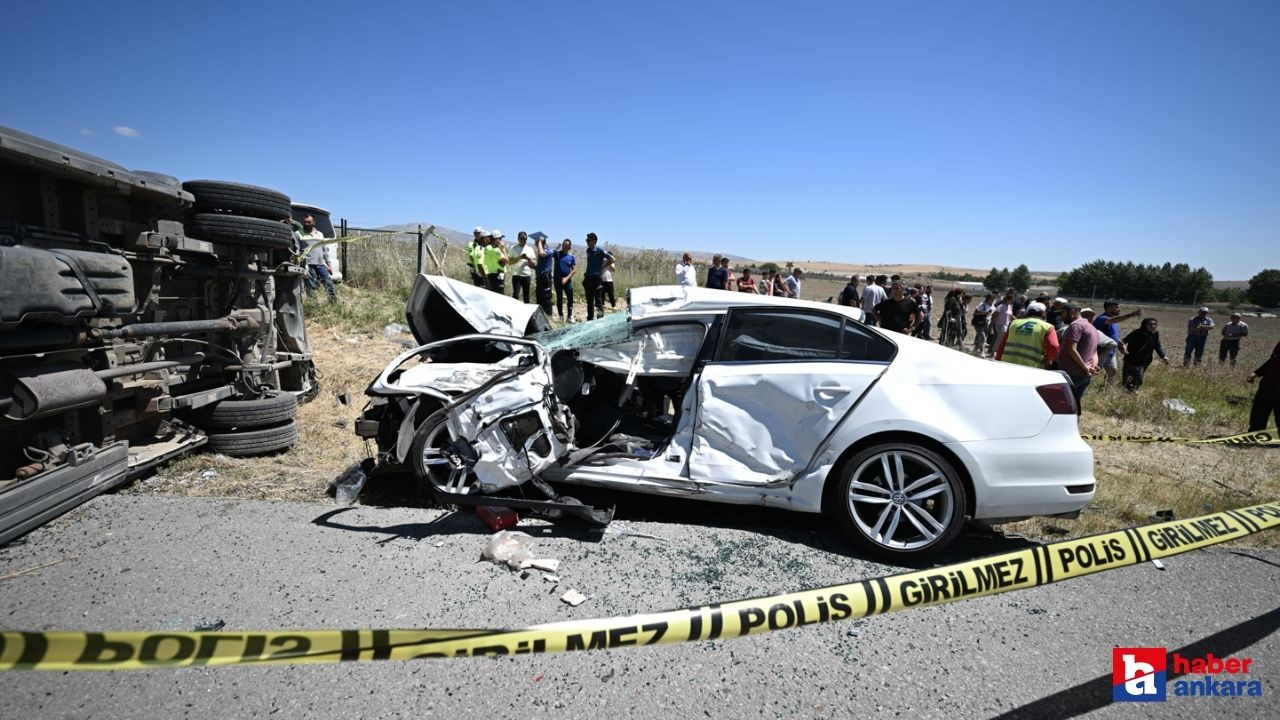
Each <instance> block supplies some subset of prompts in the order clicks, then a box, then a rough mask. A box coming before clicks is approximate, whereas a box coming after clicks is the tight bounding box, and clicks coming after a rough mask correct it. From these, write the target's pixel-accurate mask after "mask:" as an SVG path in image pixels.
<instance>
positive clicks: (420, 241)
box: [416, 225, 422, 275]
mask: <svg viewBox="0 0 1280 720" xmlns="http://www.w3.org/2000/svg"><path fill="white" fill-rule="evenodd" d="M416 274H418V275H421V274H422V226H421V225H419V226H418V270H417V273H416Z"/></svg>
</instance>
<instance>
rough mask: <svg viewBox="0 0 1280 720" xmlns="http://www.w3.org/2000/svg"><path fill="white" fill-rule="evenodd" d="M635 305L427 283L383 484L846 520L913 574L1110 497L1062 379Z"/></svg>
mask: <svg viewBox="0 0 1280 720" xmlns="http://www.w3.org/2000/svg"><path fill="white" fill-rule="evenodd" d="M628 299H629V308H630V309H629V311H628V312H627V313H615V314H613V315H610V316H607V317H605V318H602V319H599V320H595V321H592V322H587V323H582V324H579V325H571V326H568V327H564V328H560V329H556V330H551V329H549V326H548V324H547V322H546V320H545V317H544V316H543V314H542V312H541V311H540V310H538V309H537V307H536V306H534V305H527V304H524V303H520V302H517V301H515V300H513V299H511V298H507V297H505V296H502V295H498V294H496V293H491V292H488V291H487V290H482V289H478V288H475V287H472V286H470V285H466V284H463V283H459V282H455V281H452V280H449V279H446V278H441V277H437V276H426V275H423V276H420V277H419V278H418V280H417V282H416V283H415V285H414V288H413V291H412V293H411V296H410V299H409V306H408V308H407V317H408V321H409V325H410V327H411V328H412V330H413V332H414V335H415V337H417V339H418V341H419V342H420V343H421V347H418V348H416V349H414V350H411V351H409V352H406V353H404V354H403V355H401V356H400V357H398V358H396V359H395V360H394V361H393V362H392V363H391V364H390V365H389V366H387V368H386V369H385V370H384V371H383V372H382V373H381V374H380V375H379V376H378V378H377V379H376V380H375V381H374V382H373V383H372V384H371V385H370V387H369V389H368V390H367V391H366V392H367V394H368V395H369V396H370V397H371V400H370V402H369V405H368V406H367V407H366V408H365V411H364V413H363V415H362V416H361V418H360V419H359V420H358V421H357V423H356V432H357V434H359V435H361V436H363V437H366V438H369V439H373V440H375V441H376V444H377V447H378V453H377V456H376V457H375V458H374V463H373V465H374V467H375V468H376V469H377V470H379V471H401V472H402V471H405V470H407V471H409V472H411V473H412V474H413V475H414V476H415V477H416V478H417V479H418V481H419V483H420V484H421V485H422V487H423V488H424V489H425V490H427V491H428V492H430V493H431V494H432V495H433V496H434V497H435V498H436V499H437V500H438V501H440V502H442V503H446V504H455V505H465V504H470V505H479V504H483V505H505V506H509V507H515V508H522V509H526V510H532V511H535V512H543V513H546V514H548V515H551V516H556V515H563V514H569V515H577V516H579V517H584V518H586V519H588V520H594V521H596V522H601V523H603V522H608V519H609V517H610V516H611V511H606V510H599V509H594V508H586V507H584V506H582V505H581V504H580V503H577V501H575V500H573V499H572V498H564V497H560V496H559V495H557V494H556V491H555V490H553V489H552V487H551V486H550V485H548V484H547V482H545V481H553V482H558V483H569V484H581V485H595V486H603V487H610V488H617V489H623V490H629V491H635V492H645V493H655V494H661V495H671V496H679V497H688V498H697V499H701V500H711V501H717V502H724V503H736V504H748V505H764V506H770V507H780V508H786V509H788V510H796V511H800V512H812V513H827V514H828V515H830V516H831V517H833V518H834V519H835V520H836V521H837V522H838V523H839V524H840V525H841V527H843V528H844V530H846V531H847V532H848V534H849V536H850V537H851V538H852V539H853V540H854V541H855V542H856V543H857V544H858V545H860V546H862V547H863V548H865V549H867V550H870V551H872V552H875V553H878V554H881V555H887V556H896V557H905V556H911V555H916V554H918V553H923V552H926V551H931V550H936V549H938V548H941V547H943V546H944V545H946V544H947V543H949V542H950V541H951V540H953V539H954V538H955V537H956V535H957V534H958V533H959V532H960V530H961V527H962V525H963V524H964V522H965V520H966V519H971V520H976V521H981V522H983V523H985V524H993V523H1000V522H1009V521H1013V520H1017V519H1023V518H1026V517H1030V516H1033V515H1052V516H1058V517H1075V516H1076V515H1078V514H1079V512H1080V510H1081V508H1083V507H1084V506H1085V505H1087V504H1088V503H1089V501H1090V500H1092V499H1093V495H1094V489H1095V481H1094V477H1093V453H1092V451H1091V450H1090V448H1089V446H1088V445H1086V444H1085V442H1084V441H1083V440H1082V439H1081V438H1080V433H1079V430H1078V425H1077V417H1076V407H1075V403H1074V401H1073V399H1072V396H1071V392H1070V388H1069V386H1068V385H1067V383H1066V381H1065V380H1064V378H1063V377H1062V376H1061V375H1060V374H1056V373H1052V372H1047V371H1042V370H1033V369H1030V368H1025V367H1020V366H1015V365H1010V364H1005V363H993V362H989V361H984V360H980V359H977V358H973V357H970V356H968V355H966V354H963V353H957V352H955V351H954V350H950V349H948V348H943V347H940V346H938V345H936V344H933V343H929V342H925V341H922V340H917V339H915V338H911V337H907V336H904V335H899V334H892V333H884V332H881V331H880V330H879V329H877V328H873V327H869V326H867V325H866V324H864V323H863V322H862V313H861V311H860V310H858V309H856V308H847V307H841V306H837V305H827V304H821V303H813V302H804V301H797V300H788V299H783V298H770V297H761V296H758V295H747V294H741V293H733V292H724V291H719V290H708V289H704V288H691V287H675V286H672V287H644V288H636V289H634V290H632V291H631V293H630V294H629V298H628ZM531 493H536V494H537V495H539V497H537V498H530V494H531Z"/></svg>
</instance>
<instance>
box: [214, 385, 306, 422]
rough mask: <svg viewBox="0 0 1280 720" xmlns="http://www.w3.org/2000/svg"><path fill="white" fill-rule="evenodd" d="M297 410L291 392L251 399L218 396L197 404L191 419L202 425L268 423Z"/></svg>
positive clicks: (282, 418) (286, 417)
mask: <svg viewBox="0 0 1280 720" xmlns="http://www.w3.org/2000/svg"><path fill="white" fill-rule="evenodd" d="M297 414H298V400H297V397H296V396H295V395H294V394H293V393H288V392H282V393H280V394H278V395H271V396H267V397H263V398H257V399H254V400H222V401H220V402H216V403H214V404H213V405H211V406H209V407H207V408H201V409H200V410H199V411H197V413H196V414H195V415H194V416H193V418H192V422H194V423H195V424H196V425H197V426H198V427H201V428H206V429H228V430H229V429H233V428H234V429H240V430H246V429H250V428H261V427H270V426H272V425H279V424H280V423H284V422H288V421H290V420H292V419H293V418H294V417H295V416H296V415H297Z"/></svg>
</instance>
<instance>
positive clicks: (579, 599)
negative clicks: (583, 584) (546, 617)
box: [560, 590, 587, 607]
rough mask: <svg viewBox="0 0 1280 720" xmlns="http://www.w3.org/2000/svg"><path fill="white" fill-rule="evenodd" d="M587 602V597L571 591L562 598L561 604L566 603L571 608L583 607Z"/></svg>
mask: <svg viewBox="0 0 1280 720" xmlns="http://www.w3.org/2000/svg"><path fill="white" fill-rule="evenodd" d="M586 601H587V596H586V595H583V594H582V593H580V592H578V591H577V590H570V591H569V592H567V593H565V594H564V595H561V596H560V602H562V603H566V604H568V605H569V606H570V607H578V606H579V605H581V604H582V603H584V602H586Z"/></svg>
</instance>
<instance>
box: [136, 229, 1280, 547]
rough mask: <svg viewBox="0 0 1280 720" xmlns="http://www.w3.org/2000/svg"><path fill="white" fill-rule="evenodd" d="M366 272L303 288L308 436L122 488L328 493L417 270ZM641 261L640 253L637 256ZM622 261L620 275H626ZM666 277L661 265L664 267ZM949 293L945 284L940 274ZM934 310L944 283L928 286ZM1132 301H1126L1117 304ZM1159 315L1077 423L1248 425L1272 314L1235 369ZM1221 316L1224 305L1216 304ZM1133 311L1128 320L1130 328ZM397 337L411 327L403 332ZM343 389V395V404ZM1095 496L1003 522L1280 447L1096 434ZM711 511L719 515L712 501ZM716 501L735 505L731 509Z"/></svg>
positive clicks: (1222, 478) (1177, 491) (1271, 470)
mask: <svg viewBox="0 0 1280 720" xmlns="http://www.w3.org/2000/svg"><path fill="white" fill-rule="evenodd" d="M384 251H385V252H384V253H383V254H382V255H381V256H377V257H372V258H371V259H370V260H369V261H368V262H367V263H366V264H365V268H366V269H365V270H363V271H361V270H359V269H357V268H355V267H353V268H351V269H350V270H349V272H348V274H349V276H350V277H351V278H352V280H351V281H350V282H348V283H347V284H345V285H344V286H342V287H341V289H340V291H339V301H338V302H337V303H334V304H329V303H328V302H327V301H324V300H322V299H321V300H317V299H309V300H308V302H307V306H306V312H307V316H308V318H309V334H310V339H311V342H312V345H313V349H314V351H315V357H316V363H317V366H318V368H319V371H320V379H321V388H322V389H321V392H320V394H319V396H318V397H317V398H316V399H315V400H314V401H312V402H311V403H309V404H307V405H306V406H304V407H303V408H302V409H301V411H300V413H299V418H298V421H299V424H300V426H301V431H302V442H301V443H300V444H299V445H298V446H297V447H295V448H294V449H292V450H290V451H288V452H285V453H283V454H280V455H276V456H273V457H268V458H261V459H256V460H240V459H232V458H227V457H225V456H221V455H214V454H199V455H195V456H191V457H188V458H184V459H182V460H179V461H177V462H175V463H172V464H171V465H169V466H168V467H165V468H163V469H161V470H160V471H159V472H158V473H156V474H155V475H154V476H152V477H150V478H146V479H143V480H140V481H138V482H137V483H135V484H133V485H132V486H129V487H128V488H125V489H124V490H123V492H145V493H161V494H177V495H204V496H235V497H245V498H273V499H293V500H322V499H324V497H325V492H326V488H327V487H328V485H329V483H330V481H331V480H332V479H333V478H334V477H336V476H337V475H338V474H340V473H341V472H342V471H343V470H344V469H345V468H347V467H349V466H350V465H351V464H353V463H356V462H358V461H360V460H361V459H363V458H364V457H367V455H368V449H367V448H366V447H365V445H364V443H363V442H362V441H360V440H359V439H358V438H356V437H355V435H354V434H353V433H352V431H351V427H352V421H353V420H354V419H355V418H356V416H357V415H358V414H359V411H360V407H361V406H362V405H363V402H364V398H363V391H364V389H365V387H366V386H367V385H368V383H369V381H370V380H372V379H373V377H374V376H375V375H376V374H377V373H378V371H380V370H381V369H382V367H383V366H384V365H385V364H386V363H387V362H388V361H389V360H390V359H391V358H393V357H395V356H396V355H397V354H399V353H400V352H401V351H402V350H403V348H402V347H401V346H400V345H398V344H396V343H395V342H394V341H393V339H390V338H387V337H385V336H384V333H383V328H384V326H386V325H387V324H389V323H397V322H403V318H404V314H403V313H404V310H403V308H404V302H405V298H406V297H407V294H408V288H409V285H410V283H411V281H412V277H413V258H412V257H411V256H410V257H408V259H406V257H405V256H404V253H403V252H402V251H401V250H398V249H396V248H392V247H388V248H384ZM460 256H461V253H457V252H451V253H450V255H449V257H448V261H449V262H448V263H447V265H448V267H446V270H448V271H450V274H456V275H461V273H462V272H463V268H462V267H461V257H460ZM632 259H633V258H630V257H627V258H623V259H622V262H620V269H619V270H620V271H619V275H618V280H619V294H622V293H623V292H624V291H625V287H626V286H627V285H629V284H631V282H634V281H636V280H641V281H643V280H649V278H652V277H653V276H655V275H662V274H663V273H669V272H670V268H669V267H668V265H669V262H668V259H667V258H666V257H665V256H663V257H659V255H658V251H653V253H652V255H650V256H648V257H647V258H634V260H635V261H636V262H635V263H634V264H633V265H632V267H630V268H627V265H626V264H625V263H627V262H628V261H630V260H632ZM641 260H644V261H645V262H644V263H642V262H640V261H641ZM624 269H626V270H627V272H625V273H624V272H623V270H624ZM662 276H663V277H665V275H662ZM842 285H843V283H841V282H839V281H836V280H832V279H822V278H814V279H812V280H810V281H807V282H806V283H805V287H804V295H805V297H806V299H814V300H825V299H826V297H828V296H830V295H834V294H836V293H838V291H839V288H840V287H842ZM934 286H935V289H939V288H941V289H942V290H945V288H946V287H947V286H948V285H947V284H946V283H942V282H938V283H934ZM936 295H937V297H936V301H937V305H936V307H935V321H936V315H937V309H938V308H940V306H941V295H942V291H939V292H937V293H936ZM1131 309H1133V308H1132V307H1126V308H1125V311H1126V312H1127V311H1128V310H1131ZM1144 312H1145V313H1146V316H1148V317H1156V318H1158V319H1159V320H1160V325H1161V327H1162V328H1163V331H1162V333H1161V334H1162V336H1163V342H1164V346H1165V349H1166V351H1167V352H1168V353H1169V357H1170V359H1171V361H1172V364H1171V365H1169V366H1164V365H1160V364H1158V363H1157V364H1156V365H1153V366H1152V368H1151V370H1150V372H1149V374H1148V376H1147V383H1146V385H1145V386H1144V387H1143V388H1142V391H1141V392H1140V393H1138V394H1136V395H1135V394H1130V393H1126V392H1124V391H1123V390H1121V389H1119V388H1117V387H1115V386H1112V387H1106V386H1104V385H1102V383H1101V380H1098V381H1095V383H1094V385H1093V386H1092V387H1091V388H1090V390H1089V392H1088V394H1087V395H1086V396H1085V401H1084V413H1083V416H1082V418H1081V431H1082V432H1083V433H1085V434H1115V435H1144V434H1154V435H1164V436H1170V435H1172V436H1184V437H1206V436H1213V435H1224V434H1231V433H1236V432H1242V431H1244V430H1245V429H1246V428H1247V426H1248V415H1249V403H1250V401H1251V400H1252V396H1253V388H1254V386H1252V385H1248V384H1246V382H1245V378H1246V377H1247V376H1248V374H1249V372H1250V371H1252V370H1253V369H1254V368H1256V367H1257V366H1258V365H1259V364H1261V362H1262V361H1263V360H1264V359H1265V358H1266V357H1267V355H1268V354H1269V353H1270V350H1271V348H1272V347H1273V346H1274V345H1275V344H1276V341H1277V340H1280V319H1277V318H1246V320H1247V321H1248V322H1249V325H1250V328H1251V335H1250V337H1248V338H1247V339H1246V340H1245V341H1244V343H1243V348H1242V351H1241V355H1240V364H1239V366H1238V367H1237V368H1235V369H1231V368H1229V367H1225V366H1221V365H1219V364H1218V362H1217V337H1216V336H1215V337H1213V338H1212V339H1211V341H1210V343H1209V346H1208V352H1207V353H1206V362H1205V363H1204V364H1203V365H1200V366H1192V367H1190V368H1185V369H1184V368H1182V367H1181V358H1182V350H1183V339H1184V338H1183V333H1182V332H1181V329H1182V328H1183V327H1184V323H1185V321H1186V319H1187V318H1188V317H1190V316H1191V315H1192V314H1193V312H1192V308H1154V307H1151V308H1145V309H1144ZM1215 318H1216V319H1217V320H1218V321H1219V322H1220V323H1221V322H1222V321H1223V320H1224V313H1222V312H1215ZM1136 321H1137V319H1136V318H1135V319H1131V320H1128V321H1126V322H1125V323H1124V324H1123V327H1124V330H1125V331H1127V330H1130V329H1132V328H1134V327H1136ZM400 337H401V338H405V337H407V336H400ZM344 399H346V400H347V402H345V403H344V402H343V400H344ZM1173 399H1177V400H1181V401H1182V402H1183V403H1185V404H1186V405H1188V406H1190V407H1192V408H1194V409H1195V411H1196V412H1195V413H1194V414H1185V413H1182V412H1178V411H1175V410H1172V409H1169V408H1168V407H1166V406H1165V405H1164V401H1165V400H1173ZM1093 447H1094V451H1095V459H1096V473H1095V474H1096V477H1097V479H1098V495H1097V498H1096V499H1095V501H1094V502H1093V504H1092V505H1091V506H1090V507H1089V508H1087V509H1086V510H1085V512H1084V513H1083V514H1082V515H1081V516H1080V518H1078V519H1076V520H1046V519H1036V520H1031V521H1027V522H1024V523H1018V524H1014V525H1005V526H1003V528H1002V529H1003V531H1004V532H1006V533H1018V534H1024V535H1029V536H1032V537H1037V538H1048V539H1052V538H1056V537H1060V536H1078V535H1084V534H1089V533H1094V532H1099V531H1103V530H1110V529H1114V528H1117V527H1121V526H1129V525H1134V524H1139V523H1143V522H1147V521H1149V520H1151V519H1152V517H1153V516H1154V515H1155V514H1156V513H1157V512H1160V511H1164V510H1172V511H1173V513H1174V515H1175V516H1176V517H1188V516H1193V515H1198V514H1203V513H1206V512H1209V511H1212V510H1218V509H1222V508H1230V507H1238V506H1241V505H1249V504H1254V503H1259V502H1266V501H1270V500H1275V499H1277V498H1280V449H1277V448H1262V447H1252V448H1250V447H1226V446H1213V445H1208V446H1203V445H1181V444H1160V445H1147V444H1133V443H1107V442H1097V443H1094V444H1093ZM366 501H368V502H378V503H386V504H415V503H418V502H420V500H419V499H418V498H417V497H416V495H415V494H414V493H411V492H404V493H399V494H397V493H392V494H390V495H385V494H384V495H379V496H376V497H374V498H372V499H369V500H366ZM712 512H715V511H714V510H713V511H712ZM724 512H726V513H728V512H730V510H729V509H728V508H726V509H725V510H724ZM1250 542H1251V543H1253V544H1255V545H1267V546H1273V547H1274V546H1280V534H1277V533H1268V534H1264V535H1261V536H1257V537H1255V538H1253V539H1251V540H1250Z"/></svg>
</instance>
